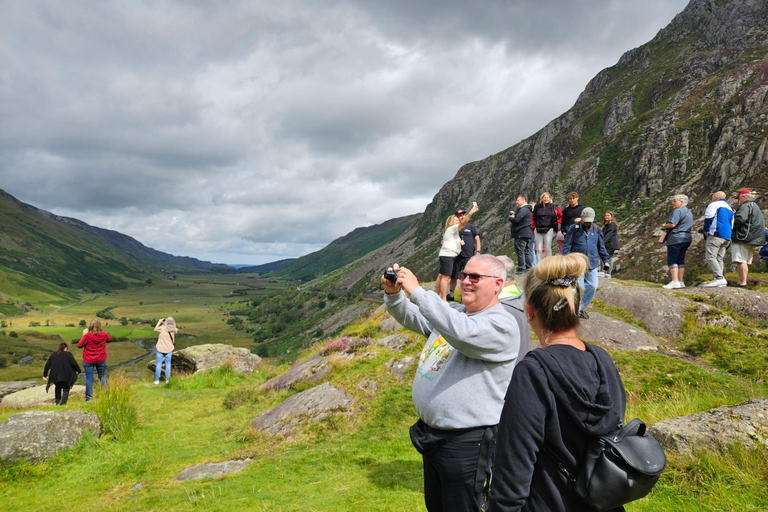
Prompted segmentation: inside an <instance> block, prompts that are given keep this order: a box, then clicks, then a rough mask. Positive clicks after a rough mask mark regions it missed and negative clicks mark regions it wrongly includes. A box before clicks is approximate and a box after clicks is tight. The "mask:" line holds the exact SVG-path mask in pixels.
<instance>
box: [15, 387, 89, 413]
mask: <svg viewBox="0 0 768 512" xmlns="http://www.w3.org/2000/svg"><path fill="white" fill-rule="evenodd" d="M53 393H54V389H53V386H51V387H50V388H49V389H48V392H47V393H46V391H45V386H34V387H31V388H27V389H23V390H21V391H17V392H15V393H11V394H9V395H6V396H5V397H3V405H4V406H5V407H13V408H15V409H27V408H30V407H42V406H45V405H55V404H56V398H55V396H54V394H53ZM75 396H81V397H84V396H85V386H80V385H75V386H72V388H71V389H70V390H69V399H70V400H71V399H72V398H73V397H75Z"/></svg>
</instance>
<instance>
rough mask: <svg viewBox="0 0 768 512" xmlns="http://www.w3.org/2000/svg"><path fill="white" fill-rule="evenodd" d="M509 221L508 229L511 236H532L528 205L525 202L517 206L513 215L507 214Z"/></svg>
mask: <svg viewBox="0 0 768 512" xmlns="http://www.w3.org/2000/svg"><path fill="white" fill-rule="evenodd" d="M509 222H510V226H509V231H510V234H511V235H512V238H533V226H532V225H531V207H530V206H528V205H527V204H525V205H523V206H521V207H520V208H518V209H517V211H516V212H515V215H514V217H513V216H512V215H510V216H509Z"/></svg>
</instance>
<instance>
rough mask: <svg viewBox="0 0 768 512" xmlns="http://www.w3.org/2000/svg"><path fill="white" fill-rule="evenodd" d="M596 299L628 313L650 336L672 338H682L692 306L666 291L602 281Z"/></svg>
mask: <svg viewBox="0 0 768 512" xmlns="http://www.w3.org/2000/svg"><path fill="white" fill-rule="evenodd" d="M595 297H596V298H597V299H598V300H600V301H602V302H603V303H604V304H605V305H607V306H616V307H620V308H622V309H624V310H626V311H628V312H629V313H631V314H632V316H633V317H634V318H635V319H636V320H637V321H638V322H640V323H641V324H642V325H643V326H644V327H645V328H646V329H647V330H648V332H650V333H651V334H654V335H656V336H665V337H669V338H676V337H678V336H680V333H681V329H682V326H683V320H684V318H685V312H686V309H687V308H688V307H689V306H690V304H691V302H690V301H689V300H688V299H685V298H681V297H677V296H675V295H673V294H670V293H666V291H665V290H660V289H659V290H656V289H653V288H648V287H646V286H639V285H631V284H623V283H619V282H618V280H617V279H603V280H601V281H600V287H599V288H598V290H597V294H596V295H595ZM591 316H592V315H591V314H590V318H591ZM588 321H589V320H587V322H588Z"/></svg>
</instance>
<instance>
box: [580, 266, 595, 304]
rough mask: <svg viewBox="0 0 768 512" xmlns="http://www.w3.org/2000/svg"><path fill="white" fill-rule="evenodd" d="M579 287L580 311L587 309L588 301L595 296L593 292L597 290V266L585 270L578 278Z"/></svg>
mask: <svg viewBox="0 0 768 512" xmlns="http://www.w3.org/2000/svg"><path fill="white" fill-rule="evenodd" d="M579 288H581V304H580V305H579V312H582V311H584V310H585V309H587V306H589V303H590V302H592V299H594V298H595V292H596V291H597V267H595V268H593V269H592V270H587V271H586V272H585V273H584V276H583V277H580V278H579Z"/></svg>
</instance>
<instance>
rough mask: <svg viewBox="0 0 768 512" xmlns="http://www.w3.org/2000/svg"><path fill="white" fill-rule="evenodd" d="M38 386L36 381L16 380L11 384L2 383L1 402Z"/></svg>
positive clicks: (0, 383)
mask: <svg viewBox="0 0 768 512" xmlns="http://www.w3.org/2000/svg"><path fill="white" fill-rule="evenodd" d="M36 384H37V382H35V381H34V380H16V381H11V382H0V402H2V401H3V397H5V396H6V395H10V394H11V393H15V392H17V391H21V390H24V389H27V388H31V387H34V386H35V385H36Z"/></svg>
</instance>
